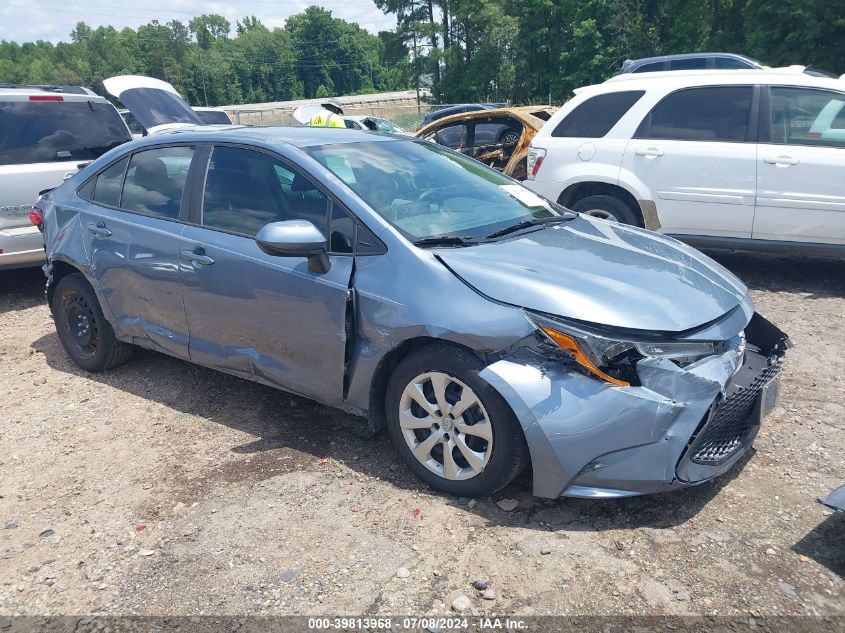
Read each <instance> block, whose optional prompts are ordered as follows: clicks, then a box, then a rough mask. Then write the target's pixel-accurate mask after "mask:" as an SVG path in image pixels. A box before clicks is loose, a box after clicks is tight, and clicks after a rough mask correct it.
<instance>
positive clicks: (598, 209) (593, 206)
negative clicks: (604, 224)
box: [570, 194, 642, 226]
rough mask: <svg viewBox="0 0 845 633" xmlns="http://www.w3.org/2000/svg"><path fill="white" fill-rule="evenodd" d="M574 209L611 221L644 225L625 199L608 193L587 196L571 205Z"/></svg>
mask: <svg viewBox="0 0 845 633" xmlns="http://www.w3.org/2000/svg"><path fill="white" fill-rule="evenodd" d="M570 208H571V209H572V210H573V211H577V212H578V213H583V214H584V215H589V216H591V217H594V218H601V219H602V220H609V221H611V222H621V223H622V224H630V225H632V226H642V223H641V222H640V220H639V218H638V217H637V214H636V213H635V212H634V210H633V209H631V207H630V206H629V205H628V203H626V202H625V201H624V200H620V199H619V198H617V197H616V196H611V195H608V194H600V195H596V196H587V197H586V198H582V199H581V200H579V201H578V202H576V203H575V204H573V205H572V206H571V207H570Z"/></svg>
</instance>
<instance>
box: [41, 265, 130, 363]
mask: <svg viewBox="0 0 845 633" xmlns="http://www.w3.org/2000/svg"><path fill="white" fill-rule="evenodd" d="M52 307H53V319H54V320H55V322H56V333H57V334H58V335H59V340H60V341H61V343H62V347H64V348H65V351H66V352H67V353H68V356H70V357H71V358H72V359H73V362H75V363H76V364H77V365H79V366H80V367H81V368H82V369H85V370H86V371H91V372H98V371H104V370H106V369H111V368H112V367H117V366H118V365H121V364H123V363H125V362H126V361H127V360H129V357H130V356H131V355H132V352H133V350H134V347H133V346H132V345H127V344H126V343H121V342H120V341H118V340H117V339H116V338H115V336H114V330H112V327H111V325H110V324H109V323H108V321H106V318H105V316H104V315H103V310H102V309H101V308H100V302H99V301H98V300H97V295H96V294H95V293H94V289H93V288H92V287H91V285H90V284H89V283H88V282H87V281H86V280H85V277H83V276H82V275H81V274H80V273H74V274H72V275H68V276H67V277H63V278H62V279H61V280H59V283H58V284H57V285H56V290H55V292H54V294H53V306H52Z"/></svg>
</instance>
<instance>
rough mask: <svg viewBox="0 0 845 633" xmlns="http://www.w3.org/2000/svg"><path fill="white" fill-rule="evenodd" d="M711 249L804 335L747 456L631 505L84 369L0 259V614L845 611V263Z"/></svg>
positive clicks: (334, 417) (260, 404)
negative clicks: (459, 468)
mask: <svg viewBox="0 0 845 633" xmlns="http://www.w3.org/2000/svg"><path fill="white" fill-rule="evenodd" d="M715 256H716V257H717V258H718V259H719V260H720V261H721V262H722V263H724V264H725V265H727V266H728V267H729V268H731V269H732V270H733V271H734V272H736V273H737V274H738V275H739V276H740V277H742V278H743V279H744V280H745V281H746V282H747V283H748V284H749V286H750V287H751V288H752V295H753V298H754V300H755V302H756V304H757V308H758V310H759V311H760V312H761V313H762V314H764V315H765V316H766V317H767V318H769V319H771V320H772V321H774V322H775V323H776V324H777V325H779V326H780V327H781V328H782V329H783V330H785V331H786V332H788V333H789V334H790V335H791V337H792V340H793V343H794V344H795V348H794V349H793V350H791V351H790V353H789V355H788V357H787V363H786V368H785V372H784V374H783V377H782V383H781V384H782V387H781V402H780V406H779V407H778V408H777V409H776V411H775V412H774V413H773V414H772V415H771V416H770V417H769V418H767V420H766V423H765V425H764V427H763V429H762V431H761V433H760V436H759V437H758V439H757V441H756V453H754V454H753V455H752V456H751V457H750V458H748V459H747V460H746V461H745V462H744V463H743V464H742V468H741V469H740V470H737V469H735V470H734V471H732V472H731V473H729V474H728V475H726V476H724V477H722V478H721V479H720V480H718V481H716V482H713V483H710V484H706V485H703V486H701V487H699V488H696V489H692V490H687V491H684V492H680V493H673V494H665V495H657V496H651V497H645V498H634V499H625V500H618V501H583V500H573V499H562V500H558V501H546V500H540V499H534V498H532V497H531V495H530V488H529V486H528V482H527V479H526V478H525V477H523V478H522V479H520V480H517V481H516V482H514V483H513V484H511V485H510V486H509V487H508V488H507V489H506V490H504V491H503V492H502V493H500V494H497V495H496V496H495V497H494V498H492V499H479V500H477V501H472V502H471V501H469V500H468V499H455V498H450V497H447V496H443V495H440V494H434V493H432V492H431V491H429V490H427V489H425V488H424V487H422V486H421V485H420V484H419V483H418V481H417V480H416V479H415V478H413V477H412V476H411V475H409V474H408V473H407V472H406V471H405V469H404V468H403V467H402V466H400V465H399V463H398V461H397V458H396V457H395V456H394V454H393V452H392V449H391V447H390V445H389V442H388V440H387V437H386V436H385V435H384V434H382V435H379V436H377V437H375V438H370V437H368V434H367V432H366V427H365V425H364V424H363V423H362V421H361V420H360V419H358V418H354V417H352V416H349V415H346V414H344V413H341V412H338V411H335V410H332V409H329V408H327V407H324V406H321V405H317V404H315V403H313V402H310V401H308V400H305V399H302V398H298V397H292V396H290V395H288V394H285V393H283V392H280V391H276V390H273V389H270V388H267V387H263V386H260V385H256V384H252V383H249V382H246V381H242V380H239V379H237V378H233V377H230V376H226V375H223V374H220V373H216V372H213V371H211V370H207V369H203V368H200V367H196V366H193V365H190V364H188V363H184V362H181V361H178V360H174V359H172V358H169V357H167V356H164V355H160V354H156V353H152V352H142V353H140V354H139V355H138V356H136V357H135V358H134V359H133V360H132V361H131V362H130V363H129V364H127V365H125V366H123V367H120V368H118V369H116V370H113V371H111V372H107V373H104V374H98V375H95V374H88V373H86V372H84V371H81V370H79V369H77V368H76V366H74V365H73V364H72V363H71V362H70V361H69V359H68V358H67V356H66V355H65V354H64V352H63V350H62V349H61V347H60V345H59V342H58V339H57V338H56V335H55V332H54V328H53V323H52V320H51V318H50V314H49V311H48V309H47V307H46V305H45V304H44V303H43V300H42V280H41V277H40V272H39V271H11V272H4V273H0V397H1V398H2V399H0V401H1V402H2V403H3V406H2V409H0V437H2V440H1V441H2V444H0V569H2V573H0V614H4V615H10V614H16V613H20V614H45V613H53V614H57V613H58V614H82V613H89V612H101V613H112V614H192V615H199V614H212V613H213V614H303V613H307V614H338V613H343V614H358V615H364V614H370V615H373V614H413V615H422V614H448V613H454V611H452V609H454V608H456V607H465V608H467V609H468V610H469V611H471V612H475V613H481V614H485V613H494V612H496V613H512V614H519V615H530V614H537V615H539V614H626V613H636V614H751V615H760V616H766V615H845V600H843V590H845V580H843V575H845V518H843V517H842V516H836V515H832V514H831V512H830V511H828V510H827V509H825V508H824V507H823V506H821V505H820V504H818V503H817V502H816V499H817V497H819V496H822V495H824V494H825V493H826V492H827V491H829V490H830V489H832V488H834V487H836V486H838V485H840V484H841V483H843V482H844V481H845V451H843V447H844V446H845V392H843V388H842V384H843V382H844V381H845V354H843V353H842V346H843V343H845V316H843V315H845V263H843V262H814V261H811V260H804V259H785V258H778V259H773V258H767V257H762V256H752V255H740V254H721V255H715ZM506 499H507V500H514V501H516V502H517V505H516V507H515V508H514V509H513V510H511V511H505V510H503V509H502V508H501V507H500V506H499V505H498V502H500V501H502V500H506ZM503 505H504V506H506V507H507V506H508V505H509V504H507V503H505V504H503ZM510 505H512V504H510ZM476 580H481V581H484V583H486V585H487V586H488V590H487V594H486V596H484V595H483V594H484V591H483V590H479V589H476V588H474V587H473V582H474V581H476ZM478 586H479V587H481V586H482V585H481V584H479V585H478ZM463 597H466V598H467V600H464V599H463ZM456 601H457V602H456Z"/></svg>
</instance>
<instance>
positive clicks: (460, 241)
mask: <svg viewBox="0 0 845 633" xmlns="http://www.w3.org/2000/svg"><path fill="white" fill-rule="evenodd" d="M478 242H479V240H477V239H475V238H472V237H460V236H457V235H432V236H431V237H421V238H420V239H418V240H414V241H413V244H414V246H468V245H470V244H478Z"/></svg>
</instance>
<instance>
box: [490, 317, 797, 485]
mask: <svg viewBox="0 0 845 633" xmlns="http://www.w3.org/2000/svg"><path fill="white" fill-rule="evenodd" d="M746 336H747V337H748V340H747V346H746V349H745V352H744V354H741V352H739V351H738V350H739V349H740V348H739V347H736V348H734V349H732V350H729V351H727V352H725V353H724V354H721V355H719V356H715V357H711V358H709V359H707V360H705V361H702V362H699V363H696V364H695V365H692V366H689V367H688V368H680V367H679V366H677V365H675V364H674V363H672V362H671V361H668V360H662V359H646V360H643V361H640V363H639V367H638V369H639V374H640V380H641V386H637V387H626V388H619V387H612V386H609V385H607V384H606V383H602V382H600V381H598V380H595V379H593V378H590V377H587V376H585V375H583V374H581V373H578V372H576V371H572V370H567V368H565V367H561V366H560V365H559V363H558V364H556V365H555V364H552V363H549V364H548V365H544V366H533V365H526V364H519V363H517V362H513V361H509V360H502V361H498V362H496V363H494V364H492V365H490V366H488V367H487V368H485V369H484V370H483V371H482V373H481V376H482V377H483V378H485V379H486V380H487V381H488V382H490V383H491V384H492V385H493V386H494V387H495V388H497V389H498V390H499V392H500V393H501V394H502V396H503V397H504V398H505V400H506V401H507V402H508V403H509V404H510V406H511V408H512V409H513V410H514V413H515V414H516V416H517V418H518V419H519V420H520V423H521V424H522V427H523V431H524V433H525V438H526V441H527V443H528V446H529V450H530V452H531V463H532V468H533V472H534V494H535V495H536V496H540V497H549V498H556V497H559V496H561V495H567V496H577V497H624V496H631V495H639V494H648V493H654V492H662V491H665V490H672V489H676V488H683V487H686V486H692V485H696V484H699V483H702V482H704V481H707V480H708V479H712V478H713V477H717V476H718V475H721V474H723V473H724V472H726V471H727V470H729V469H730V468H731V467H733V466H734V464H736V462H737V461H738V460H740V459H741V458H742V456H743V455H744V454H745V453H746V452H747V451H748V450H749V449H750V448H751V445H752V443H753V441H754V438H755V437H756V434H757V431H758V429H759V423H760V420H761V419H762V417H763V416H764V415H765V414H766V413H768V411H769V410H770V409H771V407H772V406H773V403H772V402H763V401H762V395H761V394H762V393H763V388H764V386H765V385H769V384H772V380H774V379H776V377H777V373H778V372H779V370H780V364H781V360H782V357H783V352H784V350H785V349H786V347H787V346H788V343H786V337H785V335H784V334H783V333H782V332H780V330H778V329H777V328H775V327H774V326H773V325H771V324H770V323H769V322H768V321H765V319H763V318H762V317H760V316H759V315H754V317H753V318H752V321H751V323H749V325H748V327H747V328H746ZM731 354H733V358H731V357H730V355H731ZM773 393H774V395H776V392H773Z"/></svg>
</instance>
